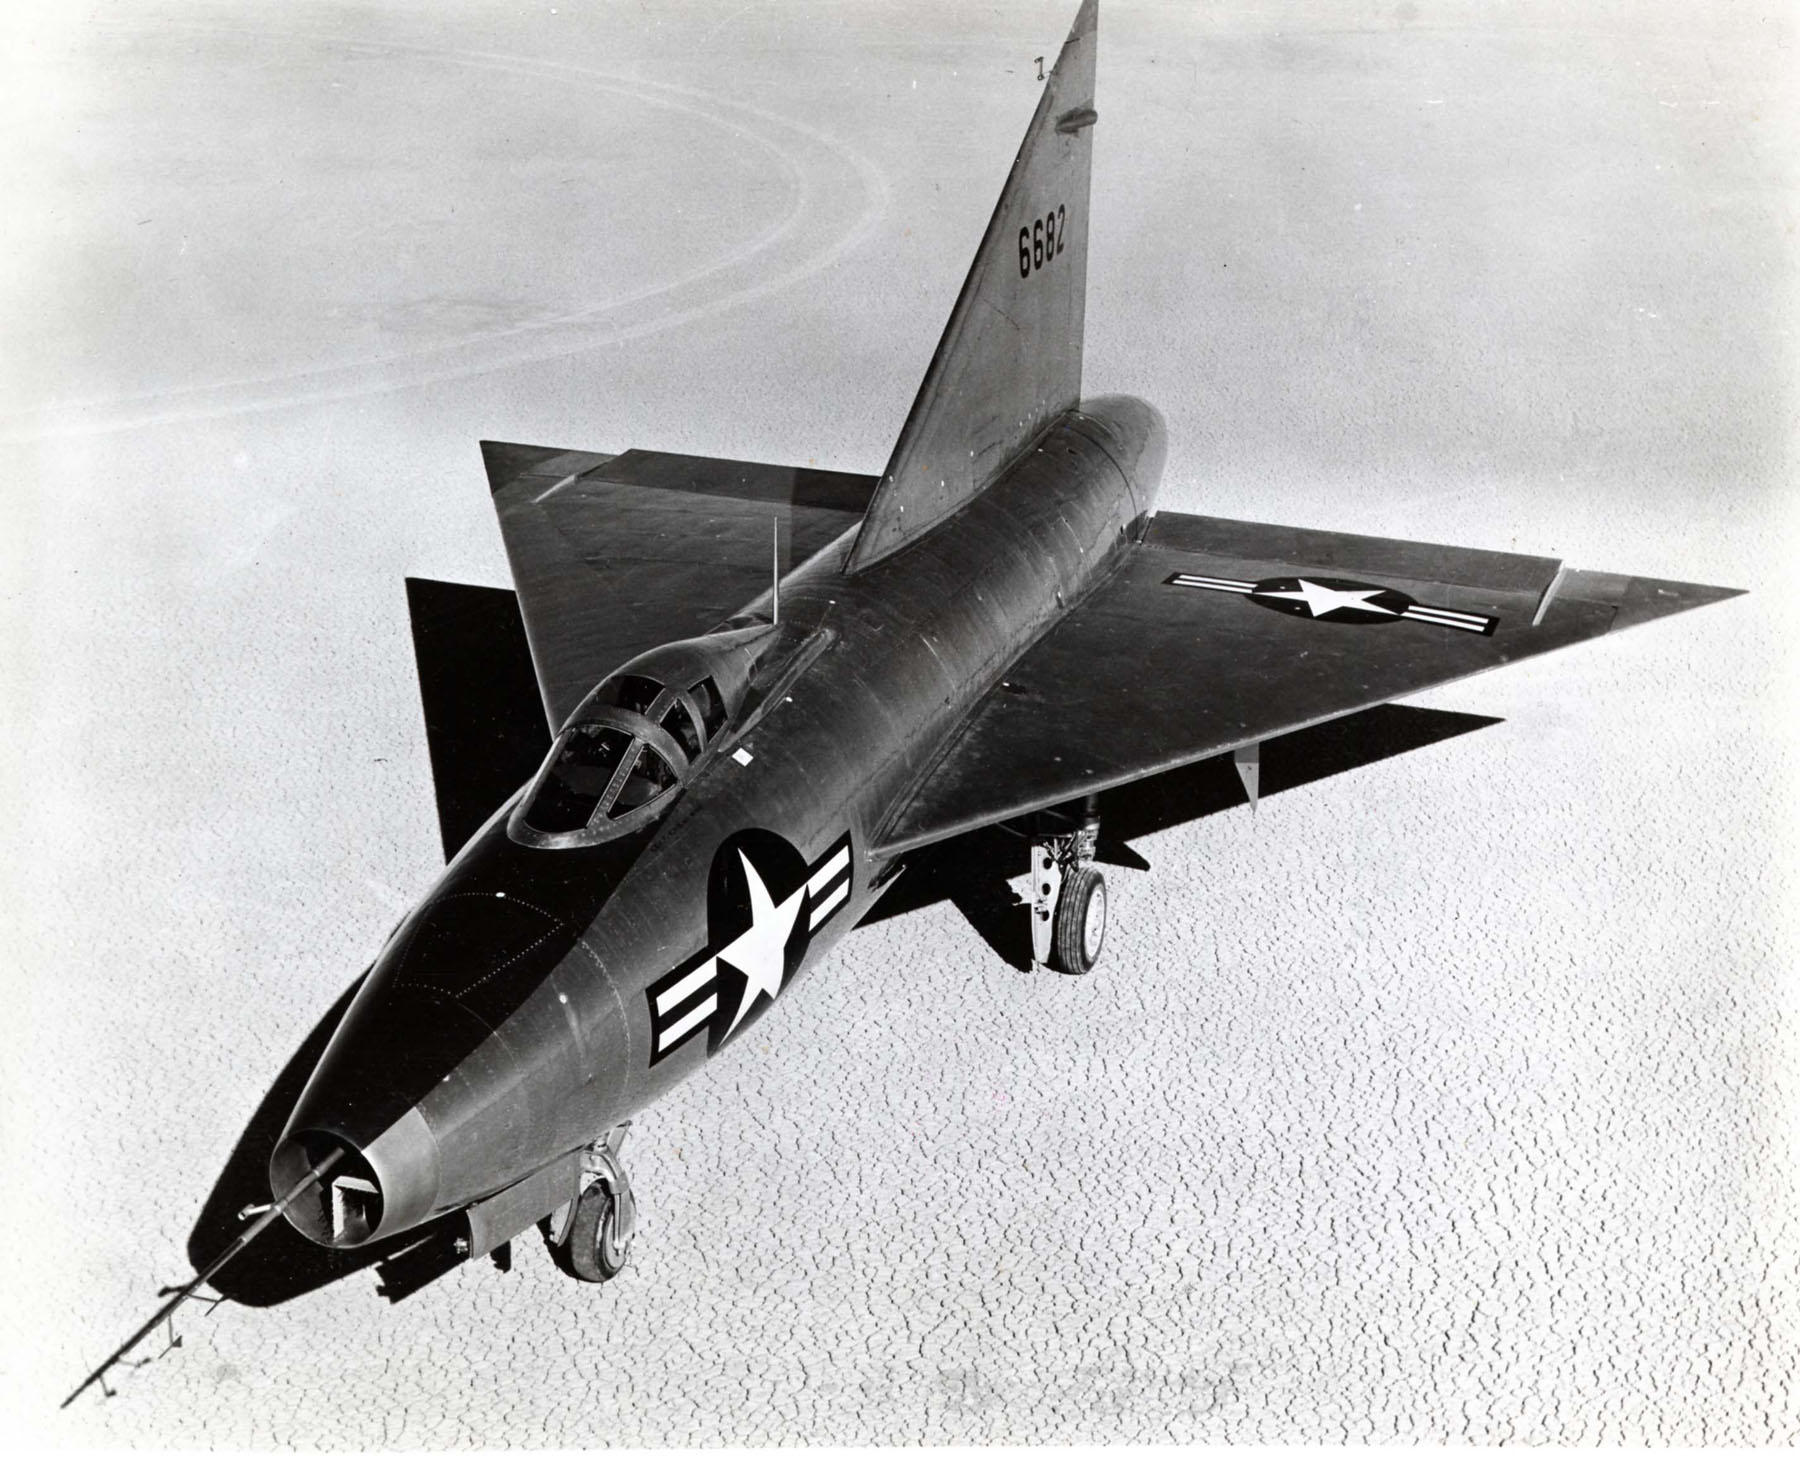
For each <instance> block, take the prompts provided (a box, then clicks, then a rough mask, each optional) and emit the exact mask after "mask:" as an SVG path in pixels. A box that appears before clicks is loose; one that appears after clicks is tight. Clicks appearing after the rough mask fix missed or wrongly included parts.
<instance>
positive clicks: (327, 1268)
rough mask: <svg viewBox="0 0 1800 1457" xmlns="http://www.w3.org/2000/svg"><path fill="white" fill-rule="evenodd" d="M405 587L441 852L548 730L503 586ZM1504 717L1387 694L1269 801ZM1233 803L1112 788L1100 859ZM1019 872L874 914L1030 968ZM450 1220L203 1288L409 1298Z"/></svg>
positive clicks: (1333, 729)
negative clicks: (932, 929)
mask: <svg viewBox="0 0 1800 1457" xmlns="http://www.w3.org/2000/svg"><path fill="white" fill-rule="evenodd" d="M406 593H407V606H408V610H409V613H410V615H411V620H412V634H413V649H414V654H415V657H416V659H417V664H418V673H419V696H420V702H421V706H422V708H423V711H424V717H425V733H426V741H427V744H428V747H429V750H430V755H431V768H432V777H433V781H434V786H435V791H436V797H437V811H438V826H439V832H440V836H441V839H442V841H443V849H444V858H445V859H446V860H448V859H449V858H450V857H451V856H453V855H454V854H455V853H456V851H457V850H458V849H460V848H461V847H462V845H463V843H464V842H465V841H466V840H467V839H468V837H469V836H470V835H471V834H473V833H474V832H475V831H476V830H477V829H479V828H480V827H481V825H482V824H483V823H484V822H485V821H486V820H487V817H488V816H489V815H490V814H492V813H493V811H494V810H495V809H496V808H498V807H499V806H500V805H501V804H502V803H503V802H504V801H505V800H506V798H507V797H508V796H509V795H511V794H512V792H513V791H514V790H515V789H517V788H518V786H519V785H520V784H522V783H524V782H525V780H526V779H527V778H529V777H530V775H531V774H532V773H533V771H535V770H536V768H537V766H538V764H539V763H541V762H542V760H543V756H544V754H545V753H546V752H547V751H548V749H549V746H550V735H549V731H548V729H547V727H546V725H545V722H544V715H543V711H542V708H541V705H540V700H539V697H538V691H537V680H536V678H535V676H534V675H533V672H532V667H531V655H530V650H529V648H528V646H527V643H526V639H525V629H524V624H523V622H522V620H521V618H520V616H519V609H518V603H517V599H516V598H515V597H514V595H513V594H512V593H511V592H509V591H505V590H503V589H499V588H492V587H471V586H464V585H461V584H458V583H454V582H437V581H430V580H427V579H424V578H410V577H409V578H408V579H407V582H406ZM1498 722H1499V720H1498V719H1494V718H1486V717H1482V716H1481V715H1478V714H1470V713H1446V712H1442V711H1440V710H1436V709H1428V708H1412V707H1406V706H1397V705H1392V704H1390V705H1386V706H1384V707H1381V708H1373V709H1370V710H1368V711H1367V712H1364V713H1359V714H1355V715H1352V716H1350V717H1348V718H1342V719H1337V720H1335V721H1334V722H1331V723H1328V724H1322V725H1320V726H1318V727H1316V728H1311V729H1304V730H1302V731H1300V732H1298V733H1294V734H1288V735H1286V736H1284V737H1282V738H1279V739H1275V740H1272V741H1271V742H1270V743H1268V744H1266V745H1265V746H1264V748H1263V755H1262V793H1263V797H1264V798H1268V797H1269V796H1272V795H1276V794H1280V793H1283V792H1284V791H1286V790H1289V789H1293V788H1297V787H1298V786H1300V785H1303V784H1311V783H1313V782H1315V781H1316V780H1320V779H1324V778H1328V777H1329V776H1331V775H1333V774H1341V773H1344V772H1345V771H1347V770H1350V769H1355V768H1358V767H1360V766H1362V765H1364V764H1373V763H1376V762H1378V761H1379V760H1382V759H1387V758H1392V757H1393V756H1394V755H1396V754H1404V753H1409V752H1411V751H1412V750H1414V749H1421V748H1426V747H1428V746H1429V745H1432V744H1436V743H1441V742H1443V741H1444V740H1446V739H1451V738H1455V737H1457V736H1458V735H1460V734H1466V733H1470V732H1472V731H1474V730H1475V729H1480V728H1486V727H1488V726H1489V725H1490V724H1494V723H1498ZM1243 804H1244V791H1243V788H1242V786H1241V785H1240V784H1239V782H1238V778H1237V774H1236V771H1235V770H1234V769H1233V768H1232V766H1231V763H1230V761H1229V760H1228V759H1223V758H1220V759H1208V760H1203V761H1201V762H1200V763H1198V764H1192V765H1189V766H1188V767H1186V768H1183V769H1176V770H1172V771H1170V772H1169V773H1166V774H1159V775H1156V776H1154V777H1153V778H1151V779H1147V780H1144V781H1141V782H1139V783H1137V784H1133V785H1128V786H1126V787H1125V788H1123V789H1117V790H1113V791H1111V792H1109V793H1108V794H1106V795H1105V796H1103V798H1102V801H1101V842H1100V852H1099V858H1100V860H1101V862H1102V863H1104V864H1110V865H1121V866H1129V867H1132V868H1135V869H1140V870H1142V869H1148V868H1149V862H1148V861H1146V860H1145V859H1144V858H1143V857H1142V856H1141V855H1139V854H1138V852H1137V851H1135V850H1133V849H1132V848H1131V846H1130V844H1129V842H1130V841H1132V840H1136V839H1140V838H1142V837H1143V836H1145V835H1150V834H1154V833H1155V832H1156V831H1158V830H1164V829H1168V828H1169V827H1171V826H1173V825H1178V824H1185V823H1187V822H1188V821H1190V820H1195V819H1200V818H1203V817H1205V816H1207V815H1212V814H1218V813H1219V812H1221V811H1223V810H1228V809H1238V808H1241V807H1242V806H1243ZM997 865H998V866H1000V867H1002V874H1000V875H996V873H995V867H996V866H997ZM1024 866H1025V843H1024V841H1023V840H1022V839H1020V838H1019V837H1018V836H1017V835H1016V834H1012V833H1009V832H1008V831H1005V830H1001V829H990V830H979V831H976V832H975V833H973V834H969V835H964V836H961V837H959V838H957V839H955V840H950V841H946V842H945V843H944V844H941V845H934V846H932V847H930V848H929V849H926V850H923V851H920V852H918V853H917V854H915V855H914V856H912V857H911V860H910V862H909V865H908V868H907V871H906V873H905V874H904V875H903V876H902V877H901V878H900V881H899V883H898V884H897V885H896V886H895V887H894V889H893V890H892V891H891V892H889V894H888V895H887V896H886V897H885V898H884V899H883V900H882V901H881V902H880V904H878V905H877V906H876V908H875V911H874V912H873V914H872V915H871V916H870V918H869V919H870V920H871V921H879V920H888V919H891V918H892V917H894V916H901V915H905V914H907V913H908V912H911V911H916V910H919V909H920V908H922V907H924V906H928V905H933V904H936V903H938V902H940V901H945V900H948V901H950V902H952V903H953V904H954V905H955V906H956V908H957V909H958V910H959V911H961V912H962V914H963V915H964V917H965V918H967V920H968V922H969V924H970V925H971V926H972V927H974V929H975V930H976V932H977V933H978V934H979V935H980V936H981V937H982V939H983V940H985V941H986V942H987V944H988V945H989V946H990V947H991V948H992V949H993V950H994V952H995V953H996V954H997V955H998V956H1000V957H1001V958H1002V959H1003V960H1004V961H1006V962H1007V963H1008V964H1009V965H1012V966H1015V967H1019V968H1021V969H1023V968H1025V967H1028V966H1029V965H1030V964H1031V949H1030V934H1029V926H1028V924H1027V922H1026V918H1025V916H1024V915H1023V914H1022V913H1021V912H1020V909H1019V903H1018V901H1017V899H1016V897H1014V895H1013V893H1012V892H1011V890H1009V889H1008V887H1007V885H1006V877H1007V876H1010V875H1011V874H1013V873H1015V872H1016V871H1018V870H1023V869H1024ZM363 974H364V975H366V974H367V970H366V968H365V971H364V973H363ZM361 982H362V977H361V976H358V977H357V978H356V980H355V981H353V982H352V983H351V985H350V986H349V987H347V988H346V989H345V991H344V993H343V995H341V996H340V997H339V998H338V999H337V1001H336V1002H335V1003H334V1004H333V1005H332V1007H331V1008H330V1010H329V1011H327V1012H326V1013H325V1015H324V1016H323V1017H322V1018H320V1020H319V1023H318V1025H317V1026H315V1027H314V1028H313V1030H312V1032H311V1033H310V1034H309V1035H308V1036H307V1038H306V1040H305V1041H304V1042H302V1043H301V1045H300V1047H299V1050H298V1051H296V1052H295V1053H294V1055H293V1057H292V1058H290V1059H289V1061H288V1063H287V1065H286V1066H285V1067H283V1068H282V1070H281V1072H280V1073H279V1075H278V1076H277V1077H276V1079H275V1081H274V1082H273V1084H271V1086H270V1087H269V1089H268V1091H267V1092H266V1093H265V1094H264V1095H263V1097H262V1100H261V1101H260V1102H259V1103H258V1105H257V1108H256V1111H255V1112H254V1113H253V1114H252V1115H251V1118H250V1121H249V1123H248V1124H247V1125H246V1126H245V1128H244V1131H243V1133H242V1134H241V1135H240V1136H239V1138H238V1140H237V1144H236V1146H235V1147H234V1148H233V1150H232V1153H231V1156H230V1158H229V1159H228V1161H227V1162H226V1165H225V1168H224V1170H223V1171H222V1172H221V1174H220V1176H219V1179H218V1181H217V1183H216V1184H215V1185H214V1187H213V1190H212V1193H211V1194H210V1195H209V1197H208V1198H207V1200H206V1203H205V1205H204V1207H203V1208H202V1210H201V1212H200V1217H199V1219H198V1220H197V1221H196V1222H195V1224H194V1228H193V1231H192V1233H191V1234H190V1236H189V1239H188V1255H189V1258H190V1259H191V1261H192V1262H193V1264H194V1267H195V1268H196V1269H199V1268H201V1267H203V1266H204V1265H205V1264H206V1263H207V1262H208V1261H209V1260H211V1259H212V1258H213V1257H214V1256H215V1255H217V1254H218V1253H219V1252H220V1251H221V1250H223V1249H224V1248H225V1247H226V1246H227V1245H229V1244H230V1243H231V1241H232V1240H233V1239H235V1238H236V1237H237V1235H238V1233H239V1232H240V1231H241V1230H242V1228H243V1223H242V1221H241V1220H240V1219H239V1212H240V1211H241V1210H243V1209H245V1208H247V1207H251V1206H257V1205H263V1204H266V1203H267V1202H268V1199H269V1175H268V1168H269V1154H270V1153H271V1152H272V1150H273V1149H274V1146H275V1142H276V1140H277V1139H278V1138H279V1137H280V1136H281V1130H282V1127H283V1125H284V1124H285V1122H286V1120H287V1115H288V1112H289V1110H290V1109H292V1107H293V1106H294V1103H295V1101H296V1100H297V1099H298V1098H299V1096H300V1093H301V1090H302V1089H303V1088H304V1087H305V1085H306V1080H307V1078H308V1077H309V1076H311V1074H312V1070H313V1068H314V1067H315V1066H316V1065H317V1063H318V1061H319V1058H320V1057H321V1056H322V1055H323V1053H324V1051H325V1047H326V1044H327V1043H329V1042H330V1040H331V1035H332V1033H333V1032H334V1031H335V1030H336V1029H337V1025H338V1022H339V1020H340V1019H341V1018H342V1017H343V1015H344V1012H345V1010H346V1009H347V1008H348V1007H349V1005H350V1001H351V999H352V998H353V997H354V996H355V994H356V989H357V987H358V986H360V985H361ZM451 1223H452V1222H451V1221H444V1222H441V1223H440V1225H439V1226H437V1227H434V1228H427V1229H425V1230H422V1231H414V1232H412V1233H410V1234H406V1235H401V1236H397V1237H396V1238H395V1239H393V1240H388V1241H384V1242H381V1243H378V1244H374V1245H369V1246H365V1247H363V1248H360V1249H356V1250H327V1249H323V1248H321V1247H319V1246H317V1245H315V1244H313V1243H311V1242H310V1241H309V1240H307V1239H305V1238H304V1237H303V1236H302V1235H300V1234H299V1233H297V1232H296V1231H295V1230H294V1229H293V1228H292V1227H291V1226H289V1225H288V1224H287V1223H286V1222H285V1221H277V1222H276V1223H275V1224H274V1225H272V1226H271V1227H270V1228H269V1229H268V1230H267V1231H266V1232H265V1233H264V1234H263V1235H262V1237H261V1238H259V1239H258V1240H257V1241H256V1242H255V1243H254V1244H253V1245H251V1246H250V1247H249V1248H248V1249H247V1250H246V1251H245V1252H244V1253H243V1254H242V1255H241V1256H239V1257H238V1258H237V1259H236V1260H234V1261H233V1262H232V1263H231V1264H229V1265H227V1266H226V1267H225V1269H223V1270H222V1271H220V1272H219V1274H218V1275H217V1276H216V1277H215V1279H214V1280H213V1281H212V1285H213V1287H214V1289H216V1290H217V1291H218V1292H219V1294H220V1295H222V1296H224V1297H225V1298H227V1299H230V1300H234V1301H237V1302H239V1303H240V1304H244V1305H252V1306H271V1305H279V1304H281V1303H282V1302H284V1301H288V1300H292V1299H294V1298H295V1297H297V1296H300V1295H305V1294H307V1293H309V1292H311V1291H313V1290H317V1289H319V1288H320V1287H321V1286H324V1285H327V1284H330V1283H331V1282H333V1281H335V1280H340V1279H343V1278H344V1277H345V1276H347V1275H351V1274H354V1273H356V1272H357V1271H359V1270H364V1269H368V1268H370V1267H371V1266H377V1267H379V1269H378V1273H379V1274H380V1276H381V1279H382V1283H381V1286H380V1292H381V1293H382V1294H383V1295H384V1296H385V1297H386V1298H388V1299H390V1300H399V1299H403V1298H405V1296H407V1295H409V1294H411V1293H412V1292H413V1291H415V1290H418V1289H421V1288H423V1286H425V1285H426V1284H429V1283H430V1282H431V1281H432V1280H434V1279H436V1278H438V1277H439V1276H440V1275H442V1274H444V1273H445V1272H446V1271H447V1270H449V1269H452V1268H454V1267H455V1266H456V1265H458V1264H460V1263H462V1257H461V1256H458V1255H456V1254H455V1252H454V1250H453V1249H452V1248H451V1241H450V1234H451V1229H450V1224H451Z"/></svg>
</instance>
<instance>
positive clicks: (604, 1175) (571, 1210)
mask: <svg viewBox="0 0 1800 1457" xmlns="http://www.w3.org/2000/svg"><path fill="white" fill-rule="evenodd" d="M630 1127H631V1124H630V1123H621V1124H620V1125H619V1126H618V1127H617V1128H615V1129H613V1131H612V1132H611V1133H609V1134H607V1135H606V1137H604V1138H600V1139H596V1140H595V1141H594V1142H593V1143H591V1144H589V1145H588V1147H587V1150H586V1151H585V1152H584V1153H583V1154H582V1157H581V1192H580V1194H578V1195H577V1196H576V1197H575V1198H573V1199H571V1200H569V1202H568V1203H566V1204H563V1205H561V1206H560V1207H559V1208H557V1209H554V1210H552V1211H551V1212H550V1214H549V1215H548V1216H546V1217H545V1219H544V1221H543V1223H542V1225H541V1226H540V1227H541V1228H542V1229H543V1231H544V1238H545V1240H547V1241H548V1242H549V1245H550V1254H551V1256H552V1258H554V1259H555V1261H556V1263H557V1264H558V1265H559V1266H560V1267H561V1268H562V1269H563V1270H564V1271H565V1272H566V1273H568V1274H570V1275H573V1276H574V1277H575V1278H576V1279H577V1280H587V1281H590V1282H592V1283H595V1284H598V1283H600V1282H601V1281H604V1280H610V1279H612V1278H613V1276H615V1275H617V1274H618V1273H619V1271H621V1270H623V1269H624V1268H625V1261H626V1260H627V1259H628V1258H629V1257H630V1255H631V1237H632V1234H633V1233H634V1232H635V1231H636V1229H637V1200H636V1199H634V1198H633V1197H632V1193H631V1180H629V1179H628V1178H626V1177H625V1166H624V1164H622V1163H621V1162H620V1161H619V1150H620V1149H621V1148H622V1147H624V1144H625V1133H626V1130H627V1129H629V1128H630Z"/></svg>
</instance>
